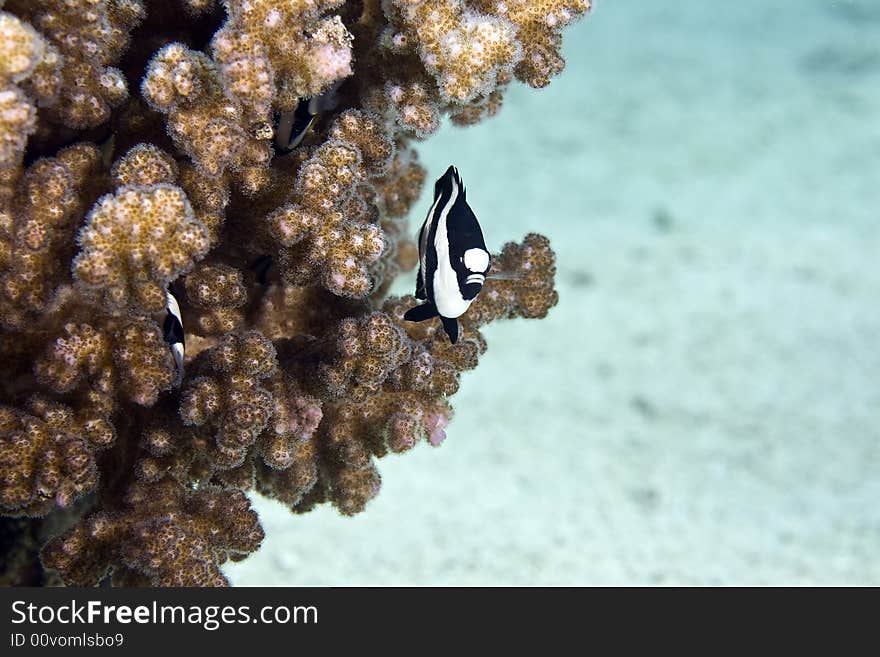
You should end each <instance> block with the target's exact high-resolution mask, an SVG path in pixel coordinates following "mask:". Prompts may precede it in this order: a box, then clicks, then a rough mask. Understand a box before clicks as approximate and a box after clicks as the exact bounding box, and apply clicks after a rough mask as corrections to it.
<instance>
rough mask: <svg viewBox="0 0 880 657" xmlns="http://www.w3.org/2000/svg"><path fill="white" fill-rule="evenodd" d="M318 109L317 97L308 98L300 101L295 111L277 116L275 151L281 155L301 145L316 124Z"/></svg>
mask: <svg viewBox="0 0 880 657" xmlns="http://www.w3.org/2000/svg"><path fill="white" fill-rule="evenodd" d="M318 109H319V108H318V99H317V98H306V99H303V100H301V101H299V104H298V105H297V106H296V109H295V110H294V111H292V112H285V113H284V114H279V115H278V116H277V118H276V128H275V151H276V152H277V153H278V154H279V155H287V154H288V153H290V152H291V151H292V150H293V149H295V148H296V147H297V146H299V145H300V143H301V142H302V140H303V139H304V138H305V136H306V134H307V133H308V131H309V129H310V128H311V127H312V124H314V122H315V118H316V117H317V116H318Z"/></svg>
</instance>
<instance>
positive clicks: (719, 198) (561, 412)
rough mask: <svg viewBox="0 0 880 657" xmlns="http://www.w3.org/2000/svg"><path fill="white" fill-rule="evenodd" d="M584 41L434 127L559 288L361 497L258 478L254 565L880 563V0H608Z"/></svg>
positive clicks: (402, 568) (462, 570)
mask: <svg viewBox="0 0 880 657" xmlns="http://www.w3.org/2000/svg"><path fill="white" fill-rule="evenodd" d="M564 40H565V49H564V50H565V54H566V60H567V68H566V70H565V72H564V73H563V74H562V75H561V76H559V77H558V78H556V79H554V81H553V82H552V84H551V85H550V86H549V87H548V88H546V89H544V90H541V91H535V90H532V89H529V88H527V87H525V86H523V85H517V86H515V87H514V88H512V89H511V90H510V91H509V92H508V93H507V94H506V97H505V104H504V107H503V108H502V110H501V113H500V114H499V115H498V116H497V117H495V118H494V119H491V120H488V121H486V122H484V123H481V124H480V125H478V126H475V127H470V128H455V127H452V126H449V125H447V126H445V127H444V128H443V129H442V130H441V131H440V132H439V133H438V134H437V135H435V136H434V137H432V138H431V139H429V140H428V141H426V142H425V143H424V144H422V145H421V146H420V154H421V159H422V162H423V164H424V165H425V166H426V167H427V169H428V172H429V180H430V181H433V180H434V179H435V178H437V177H439V176H440V175H441V174H442V173H443V171H445V169H446V167H447V166H448V165H449V164H455V165H456V166H457V167H458V169H459V171H460V172H461V175H462V178H463V179H464V182H465V184H466V185H467V188H468V201H469V202H470V204H471V206H472V207H473V209H474V211H475V212H476V214H477V216H478V217H479V218H480V221H481V223H482V227H483V231H484V233H485V236H486V241H487V244H488V245H489V247H490V249H491V250H493V251H497V250H498V249H500V247H501V246H502V245H503V244H504V243H505V242H507V241H510V240H517V241H518V240H520V239H521V238H522V237H523V235H525V234H526V233H528V232H530V231H537V232H541V233H544V234H546V235H548V236H549V237H550V239H551V241H552V244H553V246H554V248H555V250H556V252H557V255H558V273H557V286H558V290H559V293H560V302H559V305H558V306H557V307H556V308H554V309H553V310H551V312H550V315H549V317H548V318H547V319H545V320H542V321H538V322H535V321H526V320H515V321H510V322H499V323H495V324H493V325H492V326H489V327H487V328H486V329H485V336H486V338H487V339H488V342H489V350H488V352H487V353H486V354H485V355H484V356H483V357H482V358H481V361H480V367H479V368H477V369H476V370H475V371H472V372H467V373H465V374H464V375H463V377H462V385H461V389H460V390H459V392H458V393H457V395H456V396H455V397H454V400H453V405H454V407H455V413H456V414H455V418H454V420H453V421H452V423H451V424H450V426H449V428H448V430H447V434H448V439H447V440H446V442H445V443H443V445H442V446H441V447H439V448H432V447H431V446H430V445H428V444H427V443H425V444H422V445H420V446H418V447H417V448H416V449H415V450H413V451H412V452H410V453H407V454H406V455H405V456H404V457H402V458H401V457H396V456H389V457H387V458H385V459H383V460H382V462H381V463H380V464H379V468H380V471H381V473H382V478H383V484H382V493H381V494H380V495H379V496H378V497H377V498H376V499H375V500H373V501H372V502H370V504H369V506H368V507H367V510H366V512H365V513H363V514H361V515H359V516H356V517H354V518H345V517H342V516H341V515H339V514H338V513H337V512H336V511H335V510H334V509H333V508H331V507H329V506H323V507H319V508H317V509H315V510H314V511H312V512H310V513H309V514H307V515H303V516H294V515H291V514H290V512H289V511H288V510H287V509H286V508H285V507H283V506H282V505H281V504H279V503H275V502H271V501H267V500H262V499H258V500H257V504H256V506H257V509H258V511H259V513H260V516H261V519H262V522H263V525H264V527H265V529H266V539H265V541H264V542H263V546H262V548H261V549H260V551H259V552H258V553H256V554H254V555H252V556H251V557H250V558H248V559H247V560H245V561H244V562H242V563H238V564H231V565H228V566H226V567H225V568H224V572H225V573H226V574H227V575H228V577H229V578H230V580H231V582H232V583H233V584H236V585H257V584H263V585H271V584H276V585H280V584H322V585H345V584H352V585H368V584H372V585H390V584H399V585H428V584H435V585H454V584H464V585H484V584H498V585H504V584H517V585H531V584H535V585H537V584H880V503H878V502H880V272H878V259H880V2H877V0H850V1H846V0H840V1H836V2H835V1H832V0H771V1H768V0H739V1H738V2H706V1H705V0H676V1H675V2H667V3H657V2H647V1H645V0H597V1H596V3H595V8H594V10H593V12H592V14H591V15H589V16H587V17H586V18H585V19H583V20H581V21H580V22H579V23H577V24H576V25H575V26H573V27H571V28H569V29H568V30H566V32H565V34H564ZM431 188H432V185H431V184H429V185H426V186H425V193H424V194H423V198H422V200H421V201H420V202H419V204H417V206H416V208H417V209H416V210H415V211H414V212H413V214H412V216H411V218H410V223H411V228H412V230H413V232H415V231H416V230H417V228H418V225H419V224H420V223H421V222H422V221H423V219H424V213H425V212H427V209H428V207H429V205H430V202H429V193H430V190H431ZM414 278H415V274H414V273H413V274H412V275H411V276H407V277H405V280H398V281H397V282H396V284H395V291H396V292H398V293H411V292H412V288H413V287H414Z"/></svg>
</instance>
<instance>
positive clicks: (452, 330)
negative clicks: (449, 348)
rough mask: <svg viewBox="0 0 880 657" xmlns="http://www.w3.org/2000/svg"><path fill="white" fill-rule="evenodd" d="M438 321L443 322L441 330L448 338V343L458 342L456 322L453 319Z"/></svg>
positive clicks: (447, 318)
mask: <svg viewBox="0 0 880 657" xmlns="http://www.w3.org/2000/svg"><path fill="white" fill-rule="evenodd" d="M440 319H441V321H442V322H443V330H444V331H446V335H448V336H449V341H450V342H451V343H452V344H455V343H456V342H458V320H457V319H455V317H441V318H440Z"/></svg>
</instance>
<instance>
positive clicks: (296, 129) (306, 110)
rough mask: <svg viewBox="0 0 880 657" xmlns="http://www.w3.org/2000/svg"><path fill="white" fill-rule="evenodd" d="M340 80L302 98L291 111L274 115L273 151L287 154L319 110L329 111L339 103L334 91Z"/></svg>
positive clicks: (312, 122)
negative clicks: (308, 96) (323, 90)
mask: <svg viewBox="0 0 880 657" xmlns="http://www.w3.org/2000/svg"><path fill="white" fill-rule="evenodd" d="M341 84H342V81H341V80H339V81H337V82H336V83H334V84H333V85H332V86H331V87H330V88H329V89H327V91H325V92H324V93H322V94H319V95H317V96H313V97H312V98H303V99H301V100H300V101H299V103H297V106H296V109H294V110H293V111H292V112H283V113H281V114H277V115H276V117H275V151H276V152H277V153H278V154H279V155H287V154H288V153H290V152H291V151H293V150H294V149H295V148H296V147H297V146H299V145H300V144H301V143H302V140H303V139H304V138H305V136H306V135H307V134H308V132H309V130H310V129H311V127H312V126H313V125H314V123H315V119H316V118H317V117H318V114H320V113H321V112H329V111H330V110H332V109H335V108H336V106H337V105H338V104H339V98H338V97H337V95H336V92H337V91H339V87H340V85H341Z"/></svg>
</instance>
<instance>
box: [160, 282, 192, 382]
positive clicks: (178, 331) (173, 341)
mask: <svg viewBox="0 0 880 657" xmlns="http://www.w3.org/2000/svg"><path fill="white" fill-rule="evenodd" d="M165 310H166V312H167V315H165V323H164V325H163V327H162V330H163V332H164V337H165V342H167V343H168V346H169V348H170V349H171V355H172V356H174V366H175V367H176V369H177V376H176V377H175V379H174V386H175V387H177V386H179V385H180V383H181V382H182V381H183V357H184V355H185V354H186V345H185V343H184V336H183V320H182V319H181V317H180V306H179V305H178V303H177V298H176V297H175V296H174V294H173V293H172V292H171V288H170V286H169V288H168V289H167V290H166V291H165Z"/></svg>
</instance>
